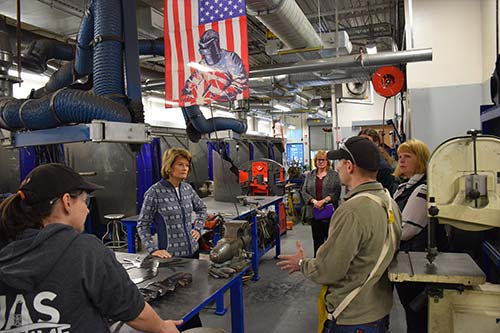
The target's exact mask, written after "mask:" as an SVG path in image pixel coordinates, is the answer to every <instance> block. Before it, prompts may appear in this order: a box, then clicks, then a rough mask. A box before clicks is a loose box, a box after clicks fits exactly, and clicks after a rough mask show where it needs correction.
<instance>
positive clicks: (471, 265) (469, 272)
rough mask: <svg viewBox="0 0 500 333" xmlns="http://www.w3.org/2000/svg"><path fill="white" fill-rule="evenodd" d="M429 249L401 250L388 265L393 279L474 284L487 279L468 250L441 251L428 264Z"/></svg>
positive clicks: (395, 280) (396, 280) (397, 280)
mask: <svg viewBox="0 0 500 333" xmlns="http://www.w3.org/2000/svg"><path fill="white" fill-rule="evenodd" d="M426 255H427V253H426V252H408V253H404V252H400V253H398V255H397V257H396V258H395V259H394V260H393V261H392V263H391V265H390V266H389V269H388V273H389V280H391V281H393V282H404V281H413V282H427V283H450V284H462V285H466V286H475V285H479V284H482V283H484V282H485V281H486V277H485V274H484V273H483V271H482V270H481V269H480V268H479V266H478V265H477V264H476V263H475V262H474V260H472V258H471V257H470V256H469V255H468V254H465V253H439V255H438V256H437V257H436V260H435V262H434V267H432V266H431V267H429V265H428V260H427V258H426Z"/></svg>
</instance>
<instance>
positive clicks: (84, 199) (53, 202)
mask: <svg viewBox="0 0 500 333" xmlns="http://www.w3.org/2000/svg"><path fill="white" fill-rule="evenodd" d="M84 193H87V192H76V193H68V194H69V196H70V197H71V198H73V199H76V198H80V199H82V201H83V202H84V203H85V206H87V207H88V206H89V205H90V199H91V198H92V196H91V195H90V194H88V193H87V195H86V196H85V198H83V197H82V195H83V194H84ZM59 199H61V197H57V198H54V199H52V200H50V201H49V205H53V204H55V203H56V201H57V200H59Z"/></svg>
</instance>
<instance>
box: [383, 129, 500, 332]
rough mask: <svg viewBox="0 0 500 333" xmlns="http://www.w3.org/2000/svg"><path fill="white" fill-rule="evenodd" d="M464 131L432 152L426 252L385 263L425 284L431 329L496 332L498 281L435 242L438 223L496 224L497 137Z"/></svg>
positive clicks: (393, 276) (499, 216) (499, 199)
mask: <svg viewBox="0 0 500 333" xmlns="http://www.w3.org/2000/svg"><path fill="white" fill-rule="evenodd" d="M467 134H469V136H464V137H455V138H452V139H449V140H447V141H445V142H444V143H442V144H441V145H440V146H439V147H437V148H436V150H435V151H434V152H433V154H432V156H431V158H430V161H429V166H428V169H427V179H428V185H427V191H428V192H427V204H428V211H429V216H430V224H429V228H428V232H429V234H428V248H427V252H407V253H402V252H400V253H399V254H398V255H397V257H396V258H395V259H394V260H393V262H392V263H391V266H390V267H389V279H390V280H391V281H393V282H396V283H401V282H406V281H411V282H420V283H425V284H426V287H427V288H426V294H425V295H423V296H424V297H427V302H428V305H429V307H428V314H429V324H428V331H429V332H430V333H451V332H454V333H470V332H474V331H476V332H482V333H490V332H491V333H493V332H496V333H498V332H500V285H496V284H489V283H485V282H486V277H485V274H484V273H483V271H482V270H481V269H480V268H479V266H478V265H477V264H476V263H475V262H474V260H473V259H472V258H471V257H470V256H469V255H468V254H465V253H443V252H438V251H437V246H436V235H435V234H436V226H437V223H440V224H446V225H449V226H450V227H451V228H458V229H461V230H467V231H480V230H487V229H491V228H494V227H499V226H500V138H498V137H494V136H486V135H484V136H482V135H480V132H479V131H476V130H471V131H469V132H467ZM417 298H418V297H417ZM415 301H416V300H414V302H412V304H413V303H415ZM424 301H425V298H424ZM410 306H411V305H410Z"/></svg>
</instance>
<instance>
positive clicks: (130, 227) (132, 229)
mask: <svg viewBox="0 0 500 333" xmlns="http://www.w3.org/2000/svg"><path fill="white" fill-rule="evenodd" d="M122 224H124V225H125V229H126V230H127V243H128V244H127V245H128V246H127V251H128V253H135V252H136V249H135V234H136V233H137V227H136V224H137V222H135V223H128V222H126V221H125V222H124V221H123V220H122Z"/></svg>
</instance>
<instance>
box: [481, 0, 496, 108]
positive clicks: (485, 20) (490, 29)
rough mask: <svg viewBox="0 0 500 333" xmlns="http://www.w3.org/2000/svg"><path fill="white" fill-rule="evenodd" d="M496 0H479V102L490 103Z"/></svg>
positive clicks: (494, 51) (494, 53) (494, 55)
mask: <svg viewBox="0 0 500 333" xmlns="http://www.w3.org/2000/svg"><path fill="white" fill-rule="evenodd" d="M496 1H497V0H482V1H481V18H482V25H481V29H482V30H481V36H482V39H481V42H482V61H483V64H482V65H483V75H482V81H483V87H482V101H481V104H491V103H492V102H491V95H490V77H491V74H492V73H493V70H494V69H495V61H496V52H497V51H496V41H495V39H496V20H495V15H491V13H495V11H496Z"/></svg>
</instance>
